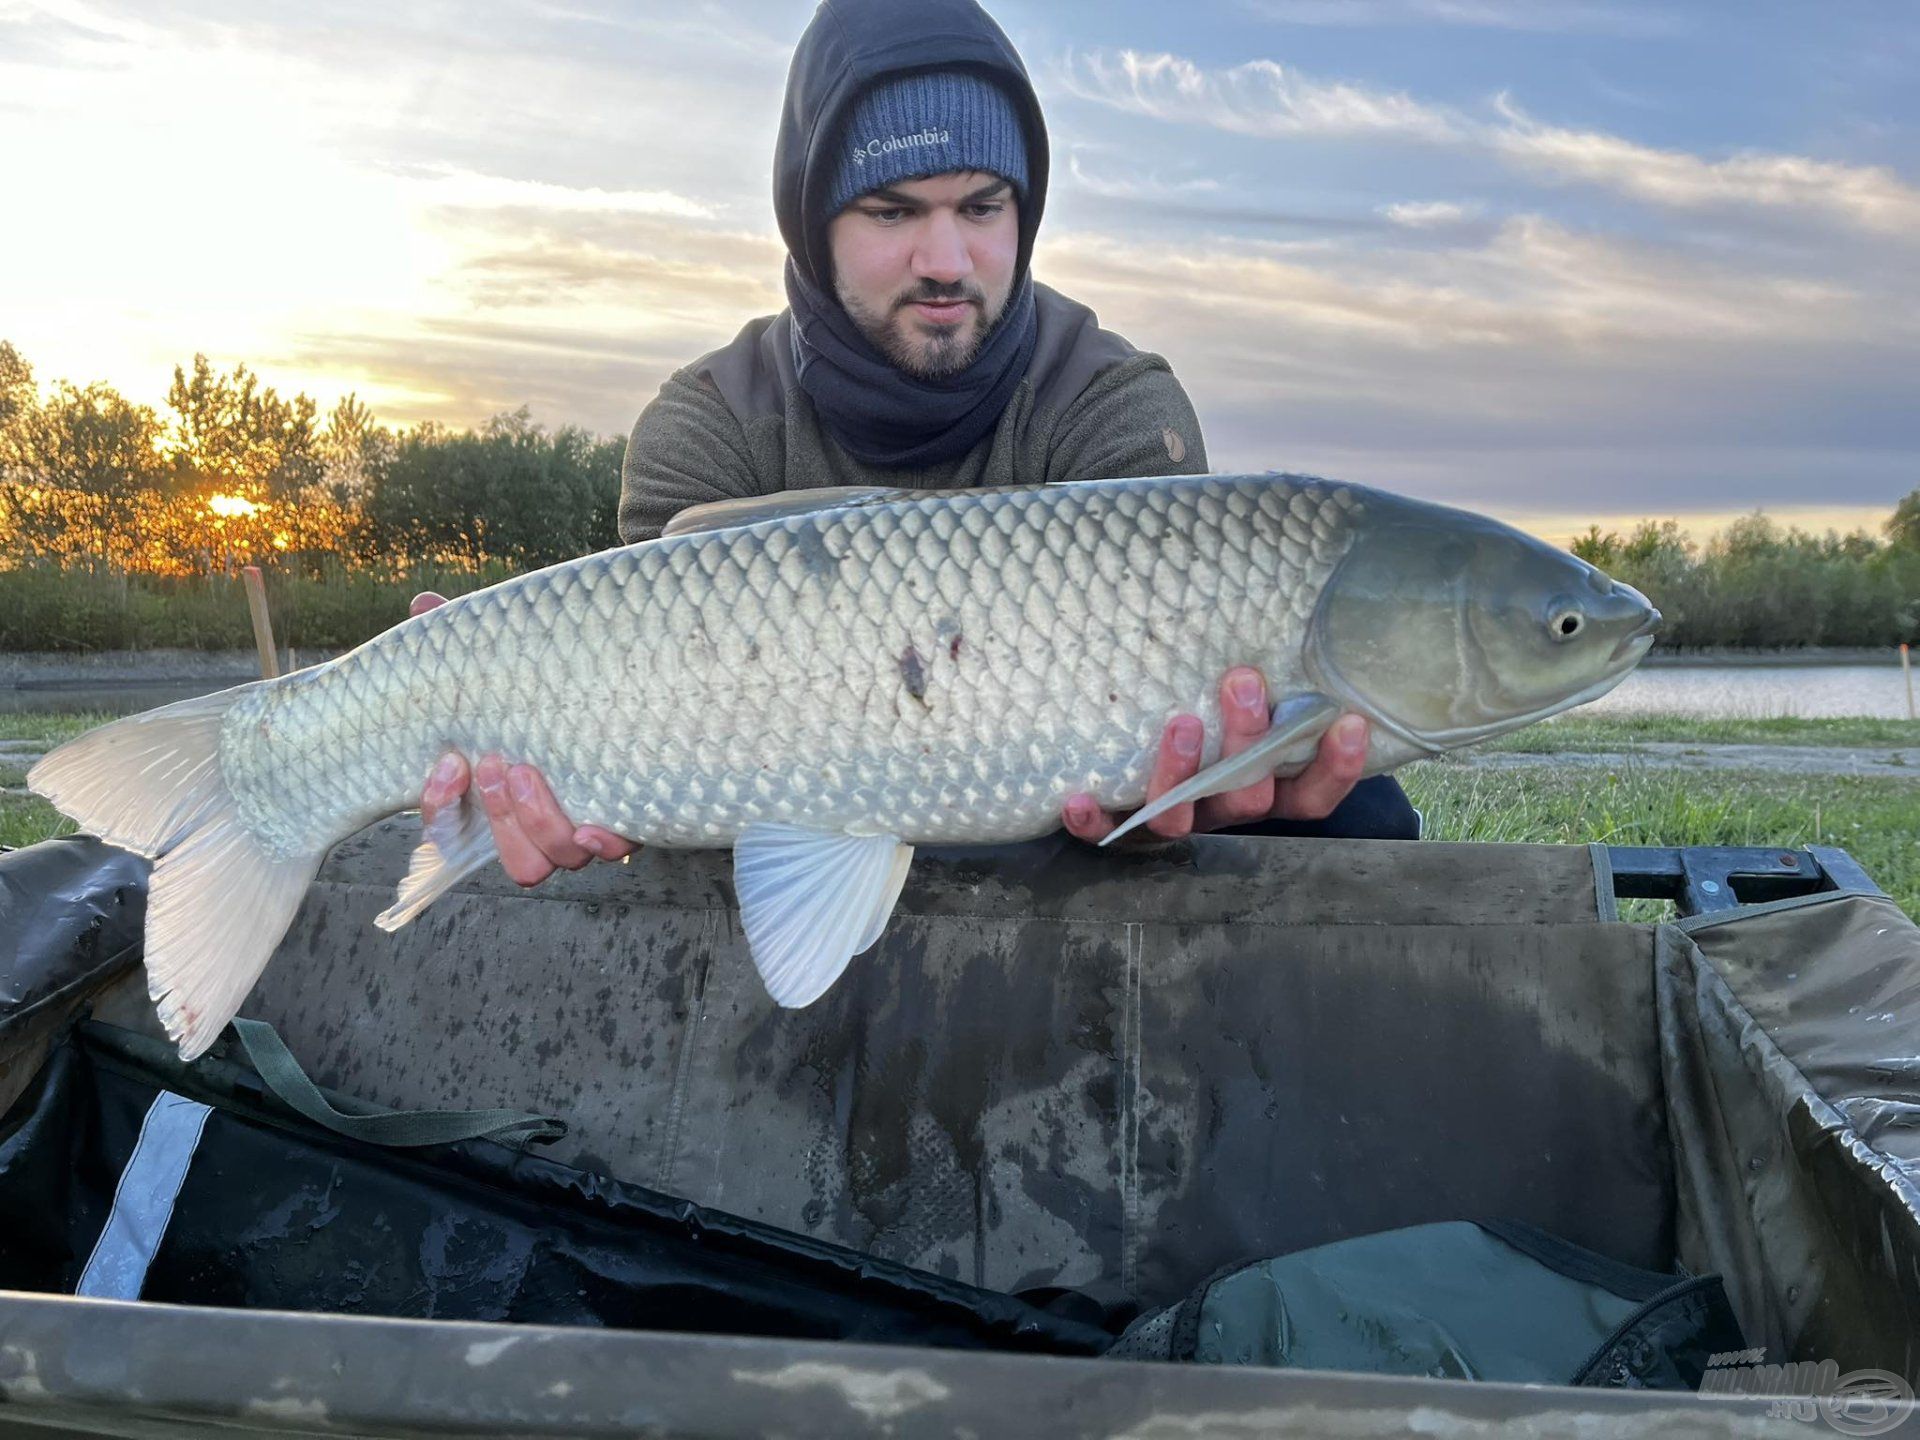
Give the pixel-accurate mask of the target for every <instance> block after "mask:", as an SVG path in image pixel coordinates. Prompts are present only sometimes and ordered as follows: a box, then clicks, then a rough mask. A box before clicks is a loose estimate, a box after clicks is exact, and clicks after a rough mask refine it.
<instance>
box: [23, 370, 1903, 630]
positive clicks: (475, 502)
mask: <svg viewBox="0 0 1920 1440" xmlns="http://www.w3.org/2000/svg"><path fill="white" fill-rule="evenodd" d="M624 448H625V442H624V441H623V440H621V439H619V438H607V437H603V436H598V435H595V434H592V433H591V432H589V431H586V430H583V429H580V428H578V427H575V426H563V427H561V428H559V429H557V430H548V429H546V428H544V427H542V426H540V425H538V424H536V423H534V421H533V420H532V419H531V418H530V416H529V415H528V413H527V411H526V410H525V409H524V408H522V409H520V410H518V411H515V412H513V413H511V414H504V415H496V416H495V417H494V418H493V419H492V420H490V421H489V422H488V423H487V424H486V425H485V426H484V427H482V428H480V429H478V430H454V429H450V428H448V427H445V426H441V425H436V424H431V423H429V424H422V425H416V426H412V427H406V428H401V429H392V428H389V427H387V426H385V425H382V424H380V423H379V422H378V421H377V420H376V419H375V417H374V416H373V414H372V412H371V411H370V410H369V409H368V407H367V406H366V405H364V404H362V403H361V402H360V401H359V400H358V399H356V398H355V397H353V396H349V397H348V398H347V399H345V400H343V401H341V402H340V403H339V404H338V405H336V406H334V407H333V409H332V410H330V411H328V412H327V413H326V414H325V415H322V414H321V413H320V410H319V407H318V406H317V405H316V403H315V402H314V401H313V400H312V399H311V398H310V397H308V396H306V395H304V394H296V395H293V396H287V397H283V396H281V395H280V394H278V393H277V392H276V391H275V390H274V388H273V387H272V386H269V385H265V384H263V383H262V382H261V380H260V379H259V377H258V376H256V375H255V374H253V373H252V372H251V371H249V370H248V369H247V368H246V367H245V366H244V365H239V366H235V367H234V368H233V369H231V370H225V371H223V370H219V369H217V368H215V367H214V366H213V365H211V364H210V363H209V362H208V361H207V359H206V357H205V356H200V355H196V356H195V357H194V359H193V362H192V364H191V365H186V366H176V367H175V369H174V372H173V380H172V384H171V385H170V386H169V387H168V390H167V397H166V403H165V406H164V408H162V409H158V410H156V409H154V408H152V407H149V406H146V405H141V404H137V403H135V402H133V401H131V400H128V399H127V398H126V397H124V396H123V395H121V394H120V393H119V392H118V391H116V390H115V389H114V388H113V387H112V386H110V385H106V384H103V383H99V382H95V383H93V384H90V385H85V386H80V385H74V384H72V383H70V382H67V381H61V382H59V383H57V384H55V385H53V386H52V387H50V388H48V389H46V390H45V391H44V393H43V391H42V389H41V387H39V386H38V385H36V383H35V381H34V377H33V370H32V367H31V366H30V365H29V364H28V363H27V361H26V359H25V357H23V356H22V355H21V354H20V353H19V351H18V350H17V349H15V348H14V347H13V346H12V345H11V344H8V343H6V342H4V341H0V649H40V648H70V649H86V648H120V647H127V646H131V647H143V646H148V645H173V644H187V645H207V646H214V645H225V644H227V643H230V642H231V643H239V644H244V643H246V637H245V631H244V628H243V627H244V623H245V622H244V617H243V616H241V615H240V613H239V612H238V610H237V609H235V608H234V607H233V606H232V604H231V597H230V596H229V595H228V594H227V592H226V591H225V589H223V588H221V587H220V585H217V584H214V583H212V582H216V581H219V582H224V581H225V579H226V577H230V576H231V575H232V573H233V572H234V570H235V569H236V568H237V567H238V566H239V565H242V564H247V563H255V562H264V564H265V565H266V567H267V573H268V575H269V581H270V585H272V586H275V587H278V592H279V599H278V603H277V604H276V614H284V615H286V616H287V617H288V619H289V622H290V625H291V627H292V628H295V629H298V630H300V632H301V635H302V638H303V640H304V641H305V643H307V644H309V645H312V646H316V647H318V646H328V647H338V646H346V645H352V644H357V643H359V641H361V640H363V639H366V638H367V637H368V636H369V635H371V634H374V633H376V632H377V631H378V630H380V629H384V628H385V627H386V626H387V625H388V624H391V623H393V621H394V619H396V618H398V616H399V615H400V614H403V613H404V602H403V601H399V600H396V595H397V594H398V593H400V592H403V591H407V590H408V589H410V587H413V586H416V585H430V586H431V587H432V588H438V589H444V590H448V591H455V590H460V589H467V588H472V586H474V585H477V584H485V583H491V581H492V580H495V579H498V578H501V577H502V576H504V575H506V574H510V573H513V572H516V571H520V570H527V569H533V568H537V567H539V566H542V565H549V564H554V563H557V562H559V561H562V560H566V559H569V558H571V557H573V556H576V555H582V554H586V553H589V552H591V551H594V550H600V549H604V548H606V547H607V546H610V545H613V544H617V543H618V537H617V535H616V532H615V524H614V521H615V513H616V509H617V506H618V503H619V494H620V462H621V458H622V456H623V454H624ZM1571 548H1572V549H1573V551H1574V553H1575V554H1577V555H1580V556H1581V557H1582V558H1584V559H1586V560H1588V561H1591V562H1592V563H1593V564H1595V565H1598V566H1600V567H1601V568H1602V569H1604V570H1606V571H1607V572H1608V573H1610V574H1612V575H1614V576H1616V577H1617V578H1619V579H1622V580H1625V581H1627V582H1628V583H1629V584H1631V585H1634V586H1636V587H1637V588H1639V589H1640V590H1642V591H1644V592H1645V593H1646V594H1647V595H1648V596H1650V597H1651V598H1652V599H1653V601H1654V603H1655V604H1657V605H1658V606H1659V607H1660V608H1661V610H1662V611H1663V612H1664V613H1665V615H1666V617H1667V625H1666V628H1665V631H1664V633H1663V635H1662V644H1663V645H1666V646H1671V647H1677V648H1681V647H1683V648H1695V647H1706V646H1753V647H1792V646H1806V645H1847V646H1853V645H1858V646H1878V645H1891V644H1894V643H1897V642H1900V641H1920V489H1916V490H1915V491H1914V492H1913V493H1912V494H1910V495H1908V496H1907V497H1906V498H1905V499H1904V500H1902V501H1901V502H1900V503H1899V505H1898V506H1897V507H1896V508H1895V510H1894V512H1893V515H1892V518H1891V519H1890V520H1889V521H1888V523H1887V525H1886V528H1885V533H1884V535H1878V536H1876V535H1869V534H1866V533H1863V532H1856V533H1853V534H1850V535H1838V534H1834V533H1827V534H1824V535H1814V534H1809V533H1807V532H1804V531H1801V530H1797V529H1791V528H1784V527H1782V526H1780V525H1778V524H1777V523H1776V522H1774V521H1773V520H1771V519H1769V518H1768V517H1767V516H1765V515H1762V514H1757V513H1756V514H1754V515H1752V516H1749V517H1747V518H1745V519H1743V520H1741V521H1738V522H1737V523H1735V524H1734V525H1733V526H1731V527H1730V528H1728V529H1727V530H1726V531H1725V532H1723V533H1722V534H1720V535H1718V536H1716V537H1714V538H1713V539H1712V540H1710V541H1707V542H1706V543H1704V544H1700V543H1697V542H1695V541H1693V540H1692V539H1690V538H1689V537H1688V536H1687V535H1685V534H1684V533H1683V532H1682V531H1681V530H1680V528H1679V526H1678V525H1677V524H1676V523H1675V522H1673V521H1665V522H1654V521H1647V522H1644V523H1643V524H1641V525H1640V526H1639V527H1638V528H1637V529H1634V530H1632V531H1629V532H1627V533H1625V534H1621V533H1617V532H1611V531H1609V532H1602V531H1601V530H1600V529H1599V527H1597V526H1595V527H1592V528H1590V529H1589V530H1588V531H1587V533H1586V534H1585V535H1582V536H1580V537H1578V538H1577V539H1575V540H1574V541H1573V543H1572V547H1571ZM103 574H104V575H105V576H106V577H107V578H108V579H109V580H110V581H111V582H112V583H110V584H108V585H105V586H102V585H100V584H98V583H97V582H98V580H99V578H100V577H101V576H102V575H103ZM195 582H199V583H198V584H196V583H195ZM236 636H237V639H236V638H234V637H236Z"/></svg>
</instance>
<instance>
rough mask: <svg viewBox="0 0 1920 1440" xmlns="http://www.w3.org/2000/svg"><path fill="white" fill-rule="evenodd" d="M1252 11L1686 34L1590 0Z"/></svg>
mask: <svg viewBox="0 0 1920 1440" xmlns="http://www.w3.org/2000/svg"><path fill="white" fill-rule="evenodd" d="M1247 8H1248V9H1249V10H1251V11H1252V12H1253V13H1254V14H1256V15H1259V16H1261V17H1263V18H1264V19H1268V20H1277V21H1281V22H1283V23H1285V24H1289V25H1337V26H1411V25H1455V26H1463V27H1471V28H1474V29H1488V30H1531V31H1548V32H1554V33H1559V32H1567V31H1572V32H1581V33H1587V34H1602V35H1620V36H1628V37H1633V38H1639V39H1649V38H1653V37H1656V36H1667V35H1673V34H1678V33H1681V32H1682V31H1684V30H1685V29H1686V28H1687V27H1686V22H1685V21H1684V20H1682V19H1681V18H1680V17H1678V16H1676V15H1673V14H1670V13H1665V12H1661V11H1657V10H1653V9H1648V8H1642V7H1640V6H1632V5H1623V4H1617V3H1616V4H1599V3H1591V0H1247Z"/></svg>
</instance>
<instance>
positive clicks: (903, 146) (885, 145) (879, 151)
mask: <svg viewBox="0 0 1920 1440" xmlns="http://www.w3.org/2000/svg"><path fill="white" fill-rule="evenodd" d="M952 139H953V133H952V132H951V131H949V130H933V129H927V130H916V131H915V132H914V133H913V134H911V135H886V136H882V137H880V138H879V139H875V140H869V141H867V143H866V144H864V145H856V146H854V147H853V163H854V164H856V165H864V164H866V163H867V161H869V160H878V159H879V158H880V157H881V156H882V155H891V154H892V153H893V152H894V151H896V150H912V149H915V148H917V147H919V146H922V145H946V144H948V143H950V142H951V141H952Z"/></svg>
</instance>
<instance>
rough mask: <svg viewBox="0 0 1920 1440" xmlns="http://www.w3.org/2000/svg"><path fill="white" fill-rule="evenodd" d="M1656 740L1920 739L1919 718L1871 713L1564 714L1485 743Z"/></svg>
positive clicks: (1538, 747)
mask: <svg viewBox="0 0 1920 1440" xmlns="http://www.w3.org/2000/svg"><path fill="white" fill-rule="evenodd" d="M1656 740H1677V741H1683V742H1686V743H1688V744H1695V745H1869V746H1875V747H1878V748H1881V749H1891V748H1893V747H1896V746H1901V745H1920V721H1913V720H1876V719H1873V718H1871V717H1869V716H1864V715H1862V716H1853V715H1849V716H1842V717H1836V718H1833V719H1801V718H1797V717H1793V716H1754V717H1751V718H1733V719H1715V720H1708V719H1702V718H1700V717H1699V716H1694V715H1578V714H1576V715H1562V716H1560V717H1558V718H1556V719H1553V720H1547V721H1544V722H1542V723H1541V724H1538V725H1529V726H1528V727H1527V728H1526V729H1525V730H1516V731H1515V732H1514V733H1513V734H1511V735H1502V736H1501V737H1500V738H1499V739H1497V740H1490V741H1488V742H1487V743H1486V744H1485V745H1483V746H1481V747H1480V748H1481V749H1484V750H1518V751H1525V752H1526V753H1528V754H1533V755H1553V754H1558V753H1560V752H1562V751H1567V750H1625V749H1631V748H1632V747H1633V746H1634V745H1636V744H1645V743H1647V742H1649V741H1656Z"/></svg>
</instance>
